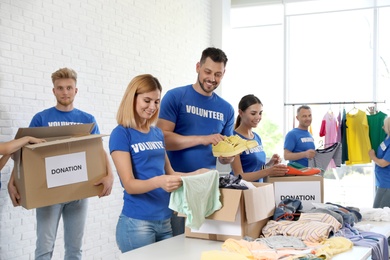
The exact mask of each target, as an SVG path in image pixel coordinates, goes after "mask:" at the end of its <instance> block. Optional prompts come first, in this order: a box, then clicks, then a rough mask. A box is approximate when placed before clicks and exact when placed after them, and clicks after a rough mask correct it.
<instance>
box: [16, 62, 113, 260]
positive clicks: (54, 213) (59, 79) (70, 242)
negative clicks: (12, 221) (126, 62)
mask: <svg viewBox="0 0 390 260" xmlns="http://www.w3.org/2000/svg"><path fill="white" fill-rule="evenodd" d="M51 78H52V82H53V94H54V96H55V97H56V99H57V104H56V106H54V107H51V108H48V109H45V110H43V111H41V112H39V113H37V114H35V116H34V117H33V119H32V120H31V123H30V126H29V127H43V126H46V127H47V126H60V125H72V124H89V123H94V124H95V126H94V128H93V129H92V134H99V127H98V125H97V123H96V120H95V117H94V116H93V115H91V114H88V113H86V112H84V111H81V110H79V109H77V108H75V107H74V105H73V101H74V98H75V97H76V94H77V92H78V88H77V87H76V83H77V73H76V72H75V71H74V70H72V69H69V68H61V69H59V70H57V71H55V72H53V74H52V75H51ZM106 164H107V176H105V177H103V178H102V179H101V180H99V181H98V182H96V183H95V185H103V190H102V192H101V194H100V195H99V197H102V196H108V195H110V193H111V189H112V185H113V182H114V176H113V174H112V170H111V166H110V161H109V159H108V155H107V154H106ZM8 193H9V195H10V198H11V200H12V204H13V205H14V206H19V205H20V204H19V199H20V195H19V193H18V191H17V189H16V186H15V183H14V176H13V174H12V175H11V178H10V180H9V183H8ZM87 209H88V200H87V199H81V200H75V201H70V202H66V203H60V204H55V205H52V206H46V207H41V208H37V209H36V218H37V241H36V249H35V259H51V258H52V255H53V250H54V243H55V241H56V236H57V229H58V224H59V222H60V218H61V217H62V220H63V224H64V242H65V256H64V258H65V259H81V258H82V250H81V247H82V242H83V234H84V227H85V222H86V220H87Z"/></svg>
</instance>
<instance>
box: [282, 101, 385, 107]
mask: <svg viewBox="0 0 390 260" xmlns="http://www.w3.org/2000/svg"><path fill="white" fill-rule="evenodd" d="M379 103H386V101H385V100H384V101H351V102H345V101H344V102H317V103H284V105H285V106H295V105H300V106H302V105H343V104H352V105H353V104H375V105H376V104H379Z"/></svg>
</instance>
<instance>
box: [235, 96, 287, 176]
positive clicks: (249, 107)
mask: <svg viewBox="0 0 390 260" xmlns="http://www.w3.org/2000/svg"><path fill="white" fill-rule="evenodd" d="M262 115H263V104H262V103H261V101H260V99H259V98H257V97H256V96H254V95H252V94H250V95H246V96H244V97H242V98H241V100H240V102H239V103H238V116H237V120H236V125H235V130H234V132H233V133H234V134H237V135H238V136H240V137H241V138H243V139H245V140H255V141H256V142H257V143H258V144H259V145H258V146H257V147H255V148H252V149H248V150H246V151H244V152H243V153H241V154H240V155H236V158H235V159H234V161H233V162H232V163H231V167H232V172H231V174H233V175H235V176H238V175H241V177H242V178H243V179H244V180H246V181H253V182H257V181H258V182H263V178H264V177H267V176H284V175H286V173H287V167H286V165H284V164H281V158H280V156H279V155H278V154H273V155H272V157H271V159H270V160H269V161H268V162H266V153H265V151H264V149H263V144H262V142H261V138H260V136H259V135H258V134H257V133H255V132H254V131H253V128H256V127H257V125H258V124H259V123H260V121H261V118H262Z"/></svg>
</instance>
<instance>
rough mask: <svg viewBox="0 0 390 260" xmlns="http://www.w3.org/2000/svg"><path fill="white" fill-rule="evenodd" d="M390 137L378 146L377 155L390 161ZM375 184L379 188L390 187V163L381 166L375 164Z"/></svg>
mask: <svg viewBox="0 0 390 260" xmlns="http://www.w3.org/2000/svg"><path fill="white" fill-rule="evenodd" d="M389 145H390V138H388V137H386V139H385V140H384V141H383V142H382V143H381V144H380V145H379V146H378V149H377V152H376V157H378V159H383V160H386V161H388V162H390V149H388V148H389ZM375 184H376V186H377V187H379V188H384V189H390V165H388V166H386V167H380V166H379V165H377V164H375Z"/></svg>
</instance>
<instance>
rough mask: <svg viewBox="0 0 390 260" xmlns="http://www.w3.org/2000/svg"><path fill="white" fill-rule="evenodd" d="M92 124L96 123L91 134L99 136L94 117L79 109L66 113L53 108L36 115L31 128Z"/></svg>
mask: <svg viewBox="0 0 390 260" xmlns="http://www.w3.org/2000/svg"><path fill="white" fill-rule="evenodd" d="M90 123H95V126H94V127H93V129H92V132H91V133H92V134H99V133H100V132H99V127H98V125H97V123H96V120H95V117H94V116H93V115H91V114H88V113H86V112H84V111H81V110H79V109H77V108H73V110H71V111H66V112H64V111H60V110H58V109H57V108H56V107H51V108H48V109H45V110H43V111H41V112H39V113H37V114H35V115H34V117H33V118H32V119H31V122H30V126H29V127H42V126H65V125H77V124H90Z"/></svg>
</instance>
